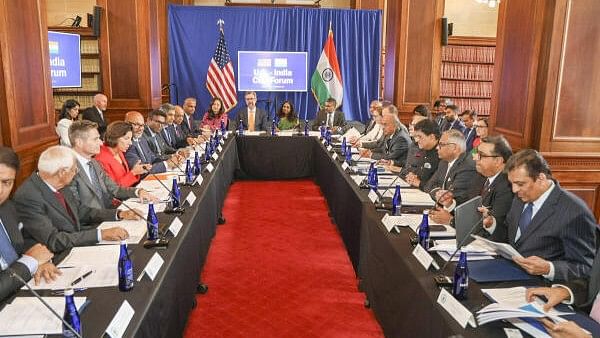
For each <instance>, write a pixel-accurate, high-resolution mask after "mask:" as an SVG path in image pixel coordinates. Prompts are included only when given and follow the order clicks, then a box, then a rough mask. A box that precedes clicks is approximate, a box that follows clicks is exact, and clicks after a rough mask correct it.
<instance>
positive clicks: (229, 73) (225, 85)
mask: <svg viewBox="0 0 600 338" xmlns="http://www.w3.org/2000/svg"><path fill="white" fill-rule="evenodd" d="M206 88H207V89H208V92H209V93H210V95H212V97H218V98H220V99H221V100H222V101H223V105H224V107H223V108H224V109H225V111H229V110H230V109H231V108H233V107H234V106H235V105H236V104H237V91H236V89H235V74H234V73H233V65H232V64H231V59H230V58H229V53H228V52H227V45H226V44H225V34H224V33H223V28H221V29H220V34H219V42H218V43H217V49H216V50H215V54H214V55H213V57H212V59H211V60H210V65H209V66H208V73H207V74H206Z"/></svg>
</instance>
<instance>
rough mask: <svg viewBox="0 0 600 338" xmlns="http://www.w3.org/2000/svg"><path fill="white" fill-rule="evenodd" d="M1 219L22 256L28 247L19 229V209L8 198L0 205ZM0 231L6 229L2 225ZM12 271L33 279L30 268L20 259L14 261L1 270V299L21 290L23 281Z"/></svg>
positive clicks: (27, 279) (27, 278)
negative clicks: (12, 274)
mask: <svg viewBox="0 0 600 338" xmlns="http://www.w3.org/2000/svg"><path fill="white" fill-rule="evenodd" d="M0 219H2V224H3V225H4V229H5V230H6V233H7V234H8V237H9V238H10V241H11V243H12V246H13V248H15V251H16V252H17V254H18V255H19V256H21V255H22V254H23V253H24V252H25V250H26V247H25V241H24V240H23V235H22V234H21V230H20V229H19V218H18V216H17V210H16V209H15V206H14V204H13V202H12V201H10V200H8V201H6V202H4V203H2V205H0ZM0 231H4V230H3V229H2V226H1V225H0ZM11 271H14V272H15V273H16V274H17V275H19V276H20V277H21V278H23V279H24V280H26V281H29V280H30V279H31V273H30V271H29V268H27V266H26V265H25V264H23V263H21V262H19V261H15V262H13V263H12V264H11V265H10V266H9V267H8V268H7V269H6V270H3V271H0V301H2V300H3V299H5V298H7V297H8V296H10V295H11V294H12V293H13V292H15V291H17V290H19V289H20V288H21V286H22V285H21V282H19V281H17V280H16V279H15V278H13V277H11V276H10V273H11Z"/></svg>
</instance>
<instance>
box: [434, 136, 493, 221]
mask: <svg viewBox="0 0 600 338" xmlns="http://www.w3.org/2000/svg"><path fill="white" fill-rule="evenodd" d="M437 151H438V156H439V158H440V160H441V161H440V163H439V165H438V168H437V170H436V171H435V173H434V174H433V176H432V177H431V178H430V179H429V181H428V182H427V184H426V185H425V186H424V187H423V191H425V192H427V193H429V194H430V195H431V198H433V199H434V200H435V201H437V202H438V203H439V204H441V205H443V206H444V208H446V209H447V210H453V209H454V207H455V206H456V205H460V204H462V203H464V202H466V201H468V200H469V199H470V198H473V197H474V196H477V195H478V194H479V193H480V192H481V188H482V187H483V183H484V181H485V177H483V176H481V175H480V174H479V173H477V171H476V170H475V162H473V158H472V157H471V154H468V153H466V152H465V137H464V136H463V134H462V132H460V131H458V130H448V131H446V132H444V133H442V136H441V138H440V141H439V142H438V145H437ZM436 211H442V209H441V208H438V209H437V210H436ZM436 211H432V212H431V213H430V215H432V214H433V215H435V213H436ZM432 217H435V216H432Z"/></svg>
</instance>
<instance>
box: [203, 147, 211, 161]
mask: <svg viewBox="0 0 600 338" xmlns="http://www.w3.org/2000/svg"><path fill="white" fill-rule="evenodd" d="M210 148H211V147H210V145H209V143H208V142H206V144H205V145H204V160H205V161H206V162H210V155H212V150H211V149H210Z"/></svg>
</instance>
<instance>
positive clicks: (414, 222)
mask: <svg viewBox="0 0 600 338" xmlns="http://www.w3.org/2000/svg"><path fill="white" fill-rule="evenodd" d="M422 220H423V215H422V214H402V215H401V216H389V222H391V223H393V224H394V225H395V226H399V227H406V226H407V227H410V228H411V229H412V230H413V231H414V232H415V233H416V232H417V231H419V226H420V225H421V221H422ZM429 225H443V224H440V223H436V222H434V221H433V220H432V219H431V217H430V218H429ZM443 226H444V231H430V232H429V236H430V237H452V236H456V230H454V228H452V227H450V226H447V225H443Z"/></svg>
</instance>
